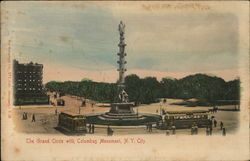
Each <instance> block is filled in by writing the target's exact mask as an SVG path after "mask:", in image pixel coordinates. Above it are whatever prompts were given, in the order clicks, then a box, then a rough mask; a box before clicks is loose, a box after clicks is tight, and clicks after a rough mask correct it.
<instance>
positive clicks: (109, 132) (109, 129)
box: [107, 125, 113, 136]
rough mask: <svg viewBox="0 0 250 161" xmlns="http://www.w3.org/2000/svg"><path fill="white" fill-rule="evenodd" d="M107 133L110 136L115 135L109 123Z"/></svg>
mask: <svg viewBox="0 0 250 161" xmlns="http://www.w3.org/2000/svg"><path fill="white" fill-rule="evenodd" d="M107 134H108V136H112V135H113V130H112V129H111V128H110V127H109V125H108V128H107Z"/></svg>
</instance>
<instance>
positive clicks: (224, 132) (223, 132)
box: [222, 127, 226, 136]
mask: <svg viewBox="0 0 250 161" xmlns="http://www.w3.org/2000/svg"><path fill="white" fill-rule="evenodd" d="M222 135H223V136H226V128H225V127H224V128H223V129H222Z"/></svg>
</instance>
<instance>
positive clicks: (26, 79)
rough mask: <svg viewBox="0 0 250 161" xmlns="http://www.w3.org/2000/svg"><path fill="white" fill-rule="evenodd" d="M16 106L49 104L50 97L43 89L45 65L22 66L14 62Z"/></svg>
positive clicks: (30, 64) (29, 64)
mask: <svg viewBox="0 0 250 161" xmlns="http://www.w3.org/2000/svg"><path fill="white" fill-rule="evenodd" d="M13 73H14V98H15V101H14V104H15V105H24V104H47V103H48V96H47V95H46V94H45V91H44V87H43V65H42V64H37V63H32V62H30V63H27V64H21V63H19V62H18V61H17V60H14V61H13Z"/></svg>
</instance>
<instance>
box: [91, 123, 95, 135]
mask: <svg viewBox="0 0 250 161" xmlns="http://www.w3.org/2000/svg"><path fill="white" fill-rule="evenodd" d="M91 133H92V134H94V133H95V125H94V124H92V126H91Z"/></svg>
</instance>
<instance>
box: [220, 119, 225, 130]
mask: <svg viewBox="0 0 250 161" xmlns="http://www.w3.org/2000/svg"><path fill="white" fill-rule="evenodd" d="M223 126H224V124H223V122H222V121H221V122H220V129H221V130H222V128H223Z"/></svg>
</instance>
